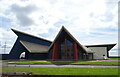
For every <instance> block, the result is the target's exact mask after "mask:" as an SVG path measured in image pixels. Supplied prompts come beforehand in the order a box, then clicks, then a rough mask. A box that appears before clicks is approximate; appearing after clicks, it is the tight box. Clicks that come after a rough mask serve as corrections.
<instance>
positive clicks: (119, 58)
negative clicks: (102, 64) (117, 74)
mask: <svg viewBox="0 0 120 77" xmlns="http://www.w3.org/2000/svg"><path fill="white" fill-rule="evenodd" d="M108 59H110V60H120V58H108Z"/></svg>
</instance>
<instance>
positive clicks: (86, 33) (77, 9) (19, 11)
mask: <svg viewBox="0 0 120 77" xmlns="http://www.w3.org/2000/svg"><path fill="white" fill-rule="evenodd" d="M118 1H119V0H0V11H1V12H0V53H9V52H10V50H11V48H12V46H13V45H14V43H15V40H16V39H17V36H16V35H15V34H14V33H13V32H12V31H11V28H13V29H16V30H20V31H23V32H26V33H29V34H32V35H36V36H39V37H43V38H45V39H48V40H51V41H53V40H54V38H55V36H56V35H57V33H58V32H59V30H60V28H61V27H62V26H64V27H65V28H67V30H68V31H69V32H70V33H71V34H72V35H73V36H74V37H75V38H76V39H77V40H78V41H79V42H80V43H81V44H82V45H93V44H114V43H117V45H116V46H115V47H114V48H113V49H112V50H111V51H110V52H109V54H110V56H118V50H119V49H118V31H119V30H118ZM5 45H6V48H5ZM119 56H120V55H119Z"/></svg>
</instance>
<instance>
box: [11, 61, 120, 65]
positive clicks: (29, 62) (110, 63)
mask: <svg viewBox="0 0 120 77" xmlns="http://www.w3.org/2000/svg"><path fill="white" fill-rule="evenodd" d="M12 62H14V63H23V64H24V63H27V64H75V65H81V64H91V65H92V64H93V65H120V63H118V62H117V61H98V62H50V61H12Z"/></svg>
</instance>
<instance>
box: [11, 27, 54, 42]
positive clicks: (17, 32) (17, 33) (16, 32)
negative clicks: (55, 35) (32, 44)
mask: <svg viewBox="0 0 120 77" xmlns="http://www.w3.org/2000/svg"><path fill="white" fill-rule="evenodd" d="M11 30H12V31H13V32H14V33H15V34H16V35H17V36H19V34H24V35H28V36H31V37H35V38H38V39H42V40H45V41H48V42H51V43H52V41H50V40H47V39H44V38H42V37H38V36H34V35H31V34H28V33H25V32H22V31H18V30H15V29H11Z"/></svg>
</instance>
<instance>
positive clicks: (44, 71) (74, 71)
mask: <svg viewBox="0 0 120 77" xmlns="http://www.w3.org/2000/svg"><path fill="white" fill-rule="evenodd" d="M3 72H32V73H33V74H36V75H118V68H51V67H50V68H47V67H30V68H27V67H12V68H11V67H9V68H4V69H3Z"/></svg>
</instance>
